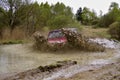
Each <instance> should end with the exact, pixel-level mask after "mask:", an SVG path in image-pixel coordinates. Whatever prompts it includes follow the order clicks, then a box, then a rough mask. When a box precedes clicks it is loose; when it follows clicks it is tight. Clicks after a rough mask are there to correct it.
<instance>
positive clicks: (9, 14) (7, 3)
mask: <svg viewBox="0 0 120 80" xmlns="http://www.w3.org/2000/svg"><path fill="white" fill-rule="evenodd" d="M27 2H28V1H27V0H0V7H2V8H3V9H4V10H5V11H6V14H4V16H5V17H4V18H6V19H7V20H6V22H7V25H8V26H9V27H10V28H11V32H12V31H13V29H14V28H15V26H16V25H18V24H19V18H18V14H17V13H16V11H17V10H18V9H19V8H20V7H21V6H23V5H25V4H27Z"/></svg>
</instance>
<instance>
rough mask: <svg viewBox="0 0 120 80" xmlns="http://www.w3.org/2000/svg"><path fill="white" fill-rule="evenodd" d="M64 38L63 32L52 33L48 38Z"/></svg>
mask: <svg viewBox="0 0 120 80" xmlns="http://www.w3.org/2000/svg"><path fill="white" fill-rule="evenodd" d="M61 37H64V34H63V33H62V32H61V31H51V32H50V33H49V35H48V38H61Z"/></svg>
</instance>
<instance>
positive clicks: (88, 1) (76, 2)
mask: <svg viewBox="0 0 120 80" xmlns="http://www.w3.org/2000/svg"><path fill="white" fill-rule="evenodd" d="M34 1H37V2H39V3H41V2H43V3H45V2H48V3H49V4H56V3H57V2H63V3H64V4H65V5H66V6H70V7H71V8H72V9H73V13H76V11H77V10H78V9H79V7H82V8H83V7H88V8H90V10H92V9H94V10H95V11H96V13H97V14H99V12H100V10H102V12H103V14H105V13H107V12H108V9H109V6H110V4H111V2H117V3H118V4H119V5H120V0H34Z"/></svg>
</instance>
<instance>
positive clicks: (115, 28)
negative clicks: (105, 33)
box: [109, 22, 120, 40]
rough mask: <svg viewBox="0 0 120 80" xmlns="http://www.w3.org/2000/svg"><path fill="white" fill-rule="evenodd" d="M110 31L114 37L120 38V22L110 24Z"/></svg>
mask: <svg viewBox="0 0 120 80" xmlns="http://www.w3.org/2000/svg"><path fill="white" fill-rule="evenodd" d="M109 33H110V35H111V37H112V38H114V39H117V40H120V22H114V23H112V24H111V25H110V26H109Z"/></svg>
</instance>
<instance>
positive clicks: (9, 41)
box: [0, 40, 24, 44]
mask: <svg viewBox="0 0 120 80" xmlns="http://www.w3.org/2000/svg"><path fill="white" fill-rule="evenodd" d="M22 43H24V41H23V40H2V41H0V44H22Z"/></svg>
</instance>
